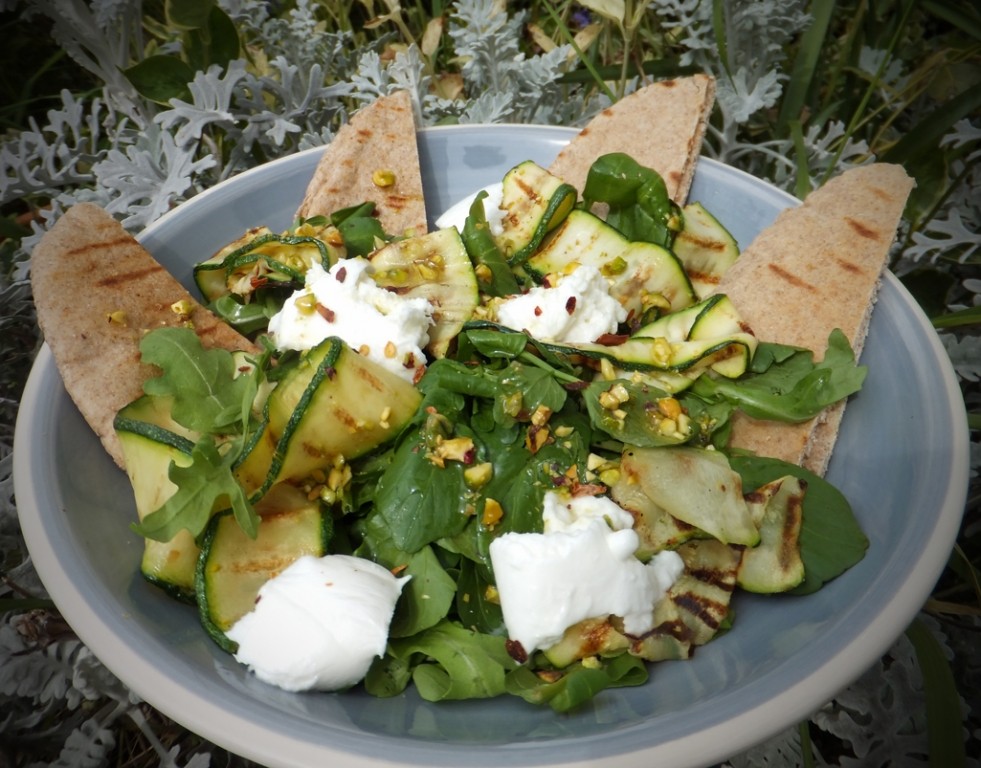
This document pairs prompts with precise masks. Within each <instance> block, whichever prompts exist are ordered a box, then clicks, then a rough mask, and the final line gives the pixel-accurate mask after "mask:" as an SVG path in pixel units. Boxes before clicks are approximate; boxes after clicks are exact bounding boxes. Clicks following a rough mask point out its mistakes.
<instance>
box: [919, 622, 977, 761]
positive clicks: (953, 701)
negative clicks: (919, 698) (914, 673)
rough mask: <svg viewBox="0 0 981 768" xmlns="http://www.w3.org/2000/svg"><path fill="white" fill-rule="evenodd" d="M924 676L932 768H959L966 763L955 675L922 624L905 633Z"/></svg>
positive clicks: (937, 644) (934, 640) (941, 649)
mask: <svg viewBox="0 0 981 768" xmlns="http://www.w3.org/2000/svg"><path fill="white" fill-rule="evenodd" d="M906 636H907V637H908V638H909V640H910V642H911V643H912V644H913V649H914V650H915V651H916V658H917V660H918V661H919V663H920V671H921V672H922V673H923V691H924V696H925V699H926V715H927V743H928V744H929V749H930V753H929V754H930V757H929V759H930V763H929V764H930V766H931V768H960V767H961V766H964V765H965V763H966V759H967V758H966V755H965V751H964V733H963V723H962V722H961V702H960V696H959V694H958V693H957V684H956V683H955V682H954V673H953V672H952V671H951V669H950V664H948V663H947V657H946V656H944V652H943V648H941V647H940V644H939V643H938V642H937V640H936V639H935V638H934V636H933V635H932V634H930V630H929V629H927V628H926V626H925V625H924V624H923V622H922V621H920V620H919V619H914V620H913V623H912V624H910V625H909V627H908V628H907V629H906Z"/></svg>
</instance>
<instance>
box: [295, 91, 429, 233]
mask: <svg viewBox="0 0 981 768" xmlns="http://www.w3.org/2000/svg"><path fill="white" fill-rule="evenodd" d="M376 171H383V172H385V173H386V174H388V173H390V174H391V178H393V179H394V181H393V183H392V184H390V185H388V186H379V185H378V184H376V183H375V179H374V174H375V172H376ZM368 201H370V202H373V203H374V204H375V212H376V213H377V215H378V220H379V222H380V223H381V226H382V229H383V230H385V232H387V233H388V234H391V235H402V234H408V233H409V232H414V233H415V234H417V235H422V234H425V233H426V230H427V223H426V203H425V200H424V199H423V189H422V171H421V170H420V166H419V148H418V146H417V144H416V125H415V119H414V117H413V113H412V99H411V97H410V95H409V92H408V91H397V92H395V93H393V94H391V95H389V96H383V97H382V98H380V99H378V100H377V101H375V102H373V103H372V104H370V105H369V106H367V107H364V108H363V109H361V110H359V111H358V112H357V114H355V115H354V116H353V117H352V118H351V120H350V122H348V123H347V124H345V125H343V126H341V128H340V129H339V130H338V131H337V135H336V136H335V137H334V139H333V141H331V143H330V144H328V145H327V147H326V148H325V149H324V154H323V157H322V158H321V159H320V162H319V163H318V164H317V169H316V171H315V172H314V175H313V178H312V179H311V180H310V183H309V185H308V186H307V191H306V195H305V197H304V198H303V202H302V203H301V204H300V207H299V209H298V210H297V216H302V217H303V218H311V217H313V216H326V215H328V214H330V213H333V212H334V211H337V210H340V209H342V208H348V207H350V206H353V205H360V204H361V203H364V202H368Z"/></svg>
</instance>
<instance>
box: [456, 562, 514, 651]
mask: <svg viewBox="0 0 981 768" xmlns="http://www.w3.org/2000/svg"><path fill="white" fill-rule="evenodd" d="M493 583H494V581H493V579H492V578H491V576H490V573H489V569H487V568H482V567H481V566H479V565H478V564H477V563H475V562H474V561H472V560H467V559H464V560H463V561H462V562H461V563H460V575H459V577H458V578H457V592H456V601H455V603H454V604H455V606H456V613H457V616H458V617H459V618H460V621H461V622H462V623H463V625H464V626H466V627H472V628H473V629H476V630H477V631H478V632H483V633H485V634H493V635H501V634H505V633H506V630H505V627H504V614H503V613H502V611H501V605H500V603H499V602H492V601H491V600H488V599H487V588H488V587H489V586H491V585H492V584H493Z"/></svg>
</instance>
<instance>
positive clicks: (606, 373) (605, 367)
mask: <svg viewBox="0 0 981 768" xmlns="http://www.w3.org/2000/svg"><path fill="white" fill-rule="evenodd" d="M600 376H602V377H603V378H604V379H605V380H606V381H613V379H615V378H616V377H617V372H616V368H614V367H613V363H612V362H610V360H609V359H608V358H605V357H604V358H602V359H601V360H600Z"/></svg>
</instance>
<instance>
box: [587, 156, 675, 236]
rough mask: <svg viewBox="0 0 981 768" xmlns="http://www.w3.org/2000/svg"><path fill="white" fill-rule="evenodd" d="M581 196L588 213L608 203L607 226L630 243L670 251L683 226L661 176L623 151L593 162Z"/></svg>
mask: <svg viewBox="0 0 981 768" xmlns="http://www.w3.org/2000/svg"><path fill="white" fill-rule="evenodd" d="M582 196H583V201H584V203H585V207H586V210H589V209H590V207H591V206H592V205H593V204H594V203H605V204H606V205H607V206H608V207H609V213H608V214H607V216H606V222H607V224H609V225H610V226H612V227H614V228H616V229H618V230H619V231H620V232H621V233H622V234H623V235H624V236H625V237H626V238H627V239H628V240H634V241H637V240H640V241H643V242H647V243H654V244H655V245H660V246H662V247H664V248H670V247H671V244H672V243H673V242H674V237H675V235H676V234H677V233H678V231H679V230H680V229H681V226H682V216H681V210H680V209H679V208H678V206H677V205H676V204H675V203H674V202H672V200H671V198H670V197H669V196H668V189H667V186H666V185H665V183H664V179H663V178H662V177H661V175H660V174H659V173H658V172H657V171H655V170H653V169H652V168H645V167H644V166H642V165H640V164H639V163H638V162H637V161H636V160H634V159H633V158H632V157H630V156H629V155H626V154H624V153H622V152H613V153H610V154H607V155H603V156H601V157H599V158H598V159H597V160H596V161H595V162H594V163H593V165H592V166H591V167H590V169H589V174H588V175H587V177H586V186H585V188H584V189H583V193H582Z"/></svg>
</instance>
